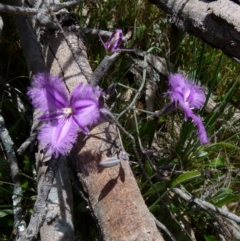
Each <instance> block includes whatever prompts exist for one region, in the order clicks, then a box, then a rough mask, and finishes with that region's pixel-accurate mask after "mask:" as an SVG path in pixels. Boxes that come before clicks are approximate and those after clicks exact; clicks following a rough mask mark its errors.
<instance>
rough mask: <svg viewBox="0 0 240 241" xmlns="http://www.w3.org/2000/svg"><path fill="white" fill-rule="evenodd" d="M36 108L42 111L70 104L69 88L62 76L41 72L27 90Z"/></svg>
mask: <svg viewBox="0 0 240 241" xmlns="http://www.w3.org/2000/svg"><path fill="white" fill-rule="evenodd" d="M27 94H28V96H29V97H30V98H31V99H32V104H33V106H34V107H35V108H39V109H40V110H41V111H42V112H45V111H48V112H50V111H52V110H53V111H54V110H56V109H60V108H64V107H66V106H67V105H68V94H67V89H66V86H65V84H64V82H63V81H62V79H61V78H59V77H57V76H51V75H50V74H48V73H39V74H37V75H36V76H35V77H34V79H33V86H32V87H31V88H29V90H28V92H27Z"/></svg>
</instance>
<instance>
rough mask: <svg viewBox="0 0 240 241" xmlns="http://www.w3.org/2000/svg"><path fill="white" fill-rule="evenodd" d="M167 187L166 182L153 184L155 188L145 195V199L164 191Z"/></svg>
mask: <svg viewBox="0 0 240 241" xmlns="http://www.w3.org/2000/svg"><path fill="white" fill-rule="evenodd" d="M165 187H166V183H165V182H157V183H154V184H153V187H150V189H149V190H148V191H147V192H146V193H144V194H143V196H144V197H146V196H150V195H152V194H154V193H156V192H160V191H162V190H163V189H165Z"/></svg>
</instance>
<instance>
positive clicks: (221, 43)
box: [149, 0, 240, 60]
mask: <svg viewBox="0 0 240 241" xmlns="http://www.w3.org/2000/svg"><path fill="white" fill-rule="evenodd" d="M149 1H150V2H152V3H154V4H155V5H157V6H158V7H159V8H161V9H163V11H164V12H165V13H166V14H167V15H168V17H169V19H170V22H171V23H173V24H174V25H176V26H177V27H178V28H180V29H182V30H183V31H185V32H188V33H190V34H193V35H195V36H196V37H198V38H202V39H203V40H204V41H206V42H207V43H209V44H211V45H212V46H214V47H216V48H219V49H221V50H222V51H223V52H225V53H226V54H227V55H229V56H231V57H233V58H236V59H238V60H240V51H239V49H240V18H239V16H240V5H239V4H237V3H235V2H233V1H230V0H218V1H199V0H191V1H189V0H168V1H166V0H149Z"/></svg>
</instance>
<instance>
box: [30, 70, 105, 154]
mask: <svg viewBox="0 0 240 241" xmlns="http://www.w3.org/2000/svg"><path fill="white" fill-rule="evenodd" d="M101 93H102V92H101V90H100V89H99V88H94V87H92V86H91V85H85V86H84V85H83V84H79V85H78V86H77V87H76V88H75V89H74V90H73V92H72V93H71V95H70V98H69V97H68V91H67V89H66V86H65V84H64V82H63V81H62V79H61V78H59V77H57V76H51V75H50V74H48V73H39V74H37V75H36V76H35V77H34V80H33V86H32V87H31V88H29V90H28V93H27V94H28V96H29V97H30V98H31V99H32V104H33V106H34V107H35V108H38V109H39V110H40V111H41V113H42V115H41V116H40V117H39V120H41V121H46V123H44V124H43V126H42V127H41V129H40V132H39V135H38V140H39V142H40V145H41V147H42V148H43V149H46V150H47V152H48V154H50V155H54V156H55V157H58V156H59V155H60V154H61V155H66V154H67V153H68V152H69V151H70V150H71V148H72V146H73V143H74V142H75V141H76V138H77V133H78V130H79V129H80V130H81V131H82V132H84V133H85V134H88V133H89V130H88V128H87V126H91V125H93V124H96V123H97V122H98V121H99V119H100V108H103V103H102V101H101V98H100V97H101Z"/></svg>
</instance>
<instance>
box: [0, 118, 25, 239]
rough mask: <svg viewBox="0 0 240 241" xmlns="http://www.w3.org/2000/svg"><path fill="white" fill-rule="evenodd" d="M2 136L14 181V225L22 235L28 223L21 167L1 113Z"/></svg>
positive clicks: (0, 130) (0, 132) (0, 128)
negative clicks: (24, 209)
mask: <svg viewBox="0 0 240 241" xmlns="http://www.w3.org/2000/svg"><path fill="white" fill-rule="evenodd" d="M0 138H1V141H2V143H3V146H4V149H5V152H6V155H7V159H8V161H9V164H10V171H11V176H12V182H13V195H12V200H13V214H14V227H16V228H17V230H18V235H20V236H21V234H22V233H23V232H24V231H25V230H26V223H25V221H24V219H23V209H22V206H21V201H22V188H21V183H20V179H19V169H18V164H17V158H16V155H15V152H14V149H13V145H14V143H13V141H12V139H11V137H10V136H9V133H8V131H7V129H6V127H5V122H4V119H3V117H2V115H0Z"/></svg>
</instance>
